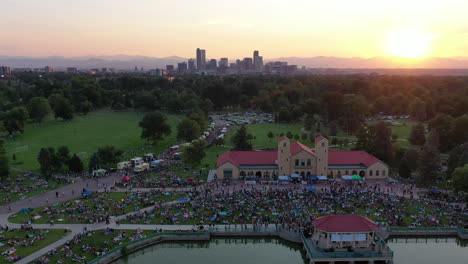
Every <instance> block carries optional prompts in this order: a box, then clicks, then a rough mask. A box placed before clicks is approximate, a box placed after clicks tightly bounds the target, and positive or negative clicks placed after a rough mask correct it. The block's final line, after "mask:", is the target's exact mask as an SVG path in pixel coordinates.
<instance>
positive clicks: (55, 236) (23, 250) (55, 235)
mask: <svg viewBox="0 0 468 264" xmlns="http://www.w3.org/2000/svg"><path fill="white" fill-rule="evenodd" d="M46 231H48V233H47V234H46V235H45V238H44V239H43V240H38V241H36V242H35V243H34V244H33V245H30V246H15V247H14V248H15V249H16V252H15V254H16V255H20V256H22V257H23V258H24V257H27V256H29V255H31V254H32V253H34V252H36V251H38V250H40V249H41V248H43V247H46V246H48V245H50V244H52V243H54V242H55V241H57V240H59V239H61V238H62V237H64V236H65V235H66V233H65V232H64V230H63V229H48V230H46V229H36V230H33V231H22V230H14V231H13V232H6V231H2V232H0V235H1V236H5V239H4V241H2V243H4V244H5V245H3V246H1V247H0V250H1V251H3V250H5V249H7V248H9V246H8V245H7V244H6V242H7V241H8V240H10V239H13V238H15V237H17V238H19V239H20V241H22V240H23V239H24V237H25V235H34V236H38V235H41V233H43V232H46ZM3 263H12V262H11V261H7V260H5V258H4V257H2V258H0V264H3Z"/></svg>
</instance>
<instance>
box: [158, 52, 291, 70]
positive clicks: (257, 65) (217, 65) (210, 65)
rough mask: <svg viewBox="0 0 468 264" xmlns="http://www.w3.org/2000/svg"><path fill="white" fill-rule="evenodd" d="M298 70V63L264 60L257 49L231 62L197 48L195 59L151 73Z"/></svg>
mask: <svg viewBox="0 0 468 264" xmlns="http://www.w3.org/2000/svg"><path fill="white" fill-rule="evenodd" d="M297 70H298V68H297V66H296V65H288V63H287V62H283V61H275V62H268V63H264V62H263V57H262V56H260V53H259V52H258V51H257V50H256V51H254V52H253V56H252V57H246V58H244V59H242V60H241V59H237V60H236V61H235V62H234V61H232V62H230V61H229V59H228V58H220V59H219V60H216V59H209V60H208V59H207V58H206V50H204V49H200V48H197V50H196V56H195V59H188V61H187V62H185V61H184V62H180V63H177V66H175V65H166V68H165V69H152V70H150V71H149V73H150V74H151V75H157V76H162V75H176V74H204V75H220V74H221V75H222V74H294V73H296V72H297Z"/></svg>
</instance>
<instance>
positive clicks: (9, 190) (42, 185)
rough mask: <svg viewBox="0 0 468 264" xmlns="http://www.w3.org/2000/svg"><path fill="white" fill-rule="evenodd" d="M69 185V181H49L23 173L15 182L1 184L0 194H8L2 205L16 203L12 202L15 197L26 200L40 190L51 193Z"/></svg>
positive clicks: (4, 197) (60, 179) (57, 179)
mask: <svg viewBox="0 0 468 264" xmlns="http://www.w3.org/2000/svg"><path fill="white" fill-rule="evenodd" d="M67 183H70V181H69V180H68V179H62V178H54V179H53V181H47V180H45V179H42V178H39V177H37V176H32V174H31V173H23V174H21V175H18V176H17V177H16V178H15V179H14V180H11V181H4V182H2V183H0V193H1V194H8V195H4V196H2V199H1V200H0V203H2V204H8V203H11V202H14V200H12V198H13V197H14V195H17V196H18V198H19V199H24V198H26V197H27V196H29V195H30V194H31V193H33V192H37V191H38V190H42V191H49V190H51V189H54V188H56V187H57V186H58V185H60V184H67Z"/></svg>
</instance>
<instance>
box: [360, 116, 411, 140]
mask: <svg viewBox="0 0 468 264" xmlns="http://www.w3.org/2000/svg"><path fill="white" fill-rule="evenodd" d="M393 121H394V122H397V123H400V124H401V125H400V126H395V125H390V129H391V130H392V134H395V135H398V138H399V139H408V138H409V135H410V133H411V128H412V127H413V126H414V125H416V124H417V122H416V121H413V120H409V119H394V120H393ZM378 122H385V121H382V120H377V121H369V122H367V124H368V125H375V124H377V123H378ZM389 124H390V123H389Z"/></svg>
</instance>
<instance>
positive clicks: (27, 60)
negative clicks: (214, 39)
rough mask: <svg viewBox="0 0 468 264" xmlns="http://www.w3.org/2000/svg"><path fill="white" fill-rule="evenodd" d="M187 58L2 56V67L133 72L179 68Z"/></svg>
mask: <svg viewBox="0 0 468 264" xmlns="http://www.w3.org/2000/svg"><path fill="white" fill-rule="evenodd" d="M187 60H188V59H186V58H181V57H177V56H171V57H164V58H154V57H145V56H128V55H113V56H83V57H70V58H66V57H14V56H1V55H0V65H8V66H10V67H12V68H42V67H45V66H51V67H54V68H56V69H58V70H63V69H65V68H67V67H76V68H78V69H92V68H103V67H107V68H116V69H121V70H133V69H134V68H135V66H137V67H138V69H140V68H141V67H143V68H145V69H146V70H148V69H154V68H166V65H170V64H172V65H174V66H175V67H177V63H178V62H183V61H187Z"/></svg>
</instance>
